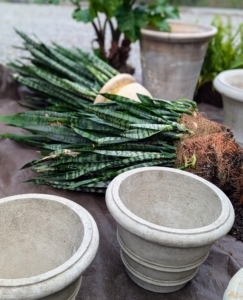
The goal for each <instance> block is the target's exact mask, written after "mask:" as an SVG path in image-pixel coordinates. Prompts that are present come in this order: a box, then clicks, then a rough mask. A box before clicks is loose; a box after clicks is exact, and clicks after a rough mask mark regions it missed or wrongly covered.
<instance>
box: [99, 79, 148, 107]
mask: <svg viewBox="0 0 243 300" xmlns="http://www.w3.org/2000/svg"><path fill="white" fill-rule="evenodd" d="M100 93H109V94H115V95H119V96H123V97H127V98H130V99H132V100H135V101H140V100H139V99H138V97H137V93H138V94H143V95H147V96H149V97H151V94H150V93H149V92H148V91H147V90H146V89H145V88H144V87H143V86H142V85H141V84H139V83H137V82H136V79H135V78H134V77H133V76H132V75H130V74H119V75H116V76H114V77H113V78H111V79H110V80H109V81H108V82H107V83H106V84H105V85H104V86H103V87H102V89H101V90H100ZM107 101H109V100H108V99H106V98H105V97H104V96H102V95H98V96H97V97H96V99H95V101H94V104H97V103H100V102H107Z"/></svg>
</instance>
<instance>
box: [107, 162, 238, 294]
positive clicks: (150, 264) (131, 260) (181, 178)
mask: <svg viewBox="0 0 243 300" xmlns="http://www.w3.org/2000/svg"><path fill="white" fill-rule="evenodd" d="M106 203H107V207H108V209H109V211H110V213H111V214H112V216H113V217H114V219H115V220H116V221H117V228H118V229H117V237H118V241H119V244H120V246H121V258H122V261H123V263H124V265H125V267H126V270H127V273H128V275H129V276H130V277H131V279H132V280H134V281H135V282H136V283H137V284H138V285H140V286H141V287H143V288H145V289H148V290H151V291H154V292H160V293H169V292H174V291H177V290H179V289H181V288H182V287H183V286H184V285H185V284H186V283H187V282H188V281H189V280H191V279H192V278H193V277H194V276H195V275H196V273H197V270H198V267H199V265H200V264H202V263H203V262H204V261H205V259H206V258H207V256H208V254H209V251H210V247H211V245H212V244H213V243H214V242H215V241H217V240H218V239H220V238H221V237H222V236H224V235H225V234H226V233H227V232H228V231H229V230H230V228H231V227H232V225H233V222H234V210H233V207H232V205H231V203H230V201H229V199H228V198H227V196H226V195H225V194H224V193H223V192H222V191H221V190H220V189H218V188H217V187H216V186H214V185H213V184H211V183H210V182H208V181H206V180H204V179H202V178H201V177H198V176H196V175H193V174H191V173H188V172H185V171H180V170H176V169H172V168H164V167H145V168H138V169H134V170H131V171H128V172H125V173H123V174H121V175H119V176H117V177H116V178H115V179H114V180H113V181H112V182H111V183H110V185H109V186H108V189H107V192H106Z"/></svg>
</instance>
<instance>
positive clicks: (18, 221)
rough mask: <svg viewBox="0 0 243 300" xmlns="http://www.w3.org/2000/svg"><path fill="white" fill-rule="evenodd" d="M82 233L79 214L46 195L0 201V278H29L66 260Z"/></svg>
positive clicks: (81, 237)
mask: <svg viewBox="0 0 243 300" xmlns="http://www.w3.org/2000/svg"><path fill="white" fill-rule="evenodd" d="M83 235H84V228H83V224H82V221H81V219H80V218H79V216H78V215H77V214H76V213H75V212H74V211H73V210H71V209H70V208H69V207H67V206H65V205H63V204H62V203H59V202H56V201H48V200H46V199H40V198H38V199H34V198H31V199H19V200H15V201H8V202H3V203H1V204H0V253H1V255H0V279H20V278H28V277H32V276H36V275H40V274H43V273H45V272H48V271H50V270H52V269H54V268H56V267H59V266H60V265H62V264H63V263H65V262H66V261H67V260H68V259H69V258H71V256H72V255H73V254H74V253H75V252H76V251H77V250H78V248H79V247H80V245H81V242H82V239H83Z"/></svg>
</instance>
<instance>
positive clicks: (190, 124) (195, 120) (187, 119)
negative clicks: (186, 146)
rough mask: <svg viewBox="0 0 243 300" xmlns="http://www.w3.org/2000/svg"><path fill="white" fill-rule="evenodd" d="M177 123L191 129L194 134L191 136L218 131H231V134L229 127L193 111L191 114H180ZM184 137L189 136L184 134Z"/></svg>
mask: <svg viewBox="0 0 243 300" xmlns="http://www.w3.org/2000/svg"><path fill="white" fill-rule="evenodd" d="M179 123H180V124H182V125H184V126H185V127H186V128H188V129H190V130H192V131H193V133H194V134H193V136H191V137H192V138H196V137H198V136H204V135H208V134H213V133H219V132H226V133H227V132H231V134H232V131H231V129H230V128H229V127H226V126H224V125H221V124H219V123H216V122H213V121H210V120H208V119H206V118H205V117H204V116H203V115H202V114H201V113H198V112H195V113H194V114H193V115H188V114H182V117H181V119H180V121H179ZM232 136H233V134H232ZM185 138H186V139H188V138H190V136H186V137H185Z"/></svg>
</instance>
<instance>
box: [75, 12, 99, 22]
mask: <svg viewBox="0 0 243 300" xmlns="http://www.w3.org/2000/svg"><path fill="white" fill-rule="evenodd" d="M95 16H96V15H95V13H94V11H93V10H92V9H90V8H87V9H80V8H77V9H75V10H74V12H73V14H72V17H73V18H74V19H75V20H76V21H78V22H83V23H89V22H92V21H93V20H94V18H95Z"/></svg>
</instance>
